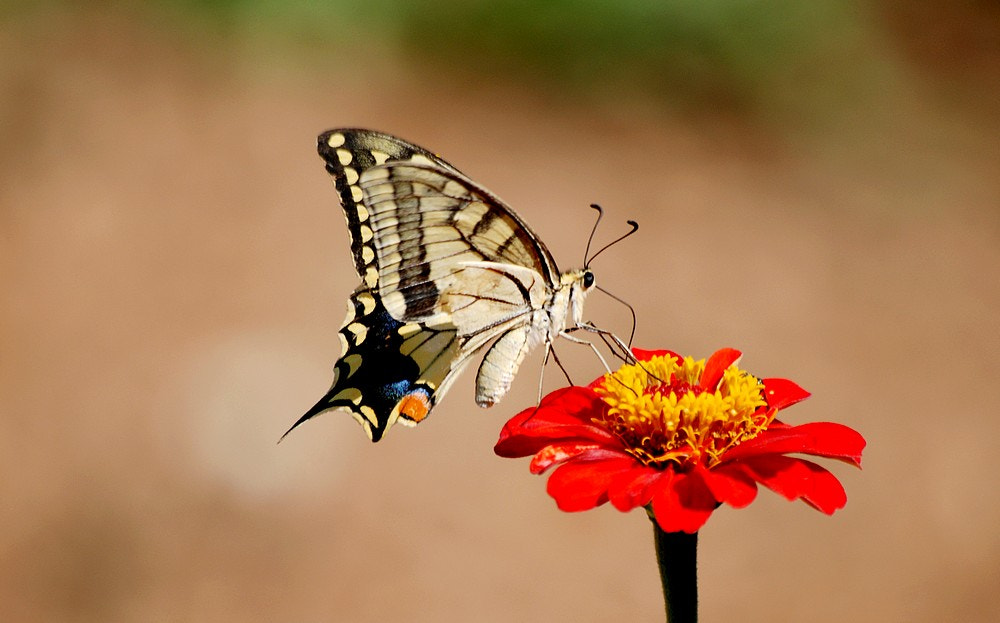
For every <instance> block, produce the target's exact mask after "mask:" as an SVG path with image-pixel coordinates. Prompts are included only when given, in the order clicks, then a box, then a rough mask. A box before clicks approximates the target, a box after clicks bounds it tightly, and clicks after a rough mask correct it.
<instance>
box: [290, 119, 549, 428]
mask: <svg viewBox="0 0 1000 623" xmlns="http://www.w3.org/2000/svg"><path fill="white" fill-rule="evenodd" d="M318 151H319V153H320V156H322V157H323V159H324V160H325V161H326V168H327V171H328V172H329V173H330V174H331V175H332V176H333V179H334V182H335V185H336V188H337V191H338V193H339V195H340V199H341V205H342V207H343V209H344V214H345V217H346V219H347V225H348V231H349V233H350V236H351V252H352V254H353V256H354V263H355V269H356V270H357V273H358V275H359V276H360V277H361V279H362V285H361V286H359V288H358V289H357V290H356V291H355V292H354V293H353V294H352V295H351V297H350V300H349V302H348V313H347V318H346V319H345V321H344V324H343V327H342V328H341V330H340V337H341V342H342V355H341V357H340V359H339V360H338V361H337V363H336V364H335V365H334V382H333V385H332V386H331V388H330V390H329V391H328V392H327V394H326V395H325V396H324V397H323V398H322V399H321V400H320V401H319V402H317V403H316V405H315V406H313V407H312V408H311V409H310V410H309V411H308V412H306V414H305V415H303V416H302V417H301V418H300V419H299V420H298V421H297V422H296V423H295V425H293V426H292V429H294V428H295V427H296V426H298V425H299V424H301V423H302V422H304V421H306V420H308V419H310V418H312V417H314V416H316V415H318V414H320V413H322V412H324V411H327V410H329V409H335V408H344V409H347V410H349V411H350V412H351V413H352V415H353V416H354V418H355V419H356V420H357V421H358V422H359V423H360V424H361V425H362V426H363V427H364V429H365V431H366V433H367V434H368V436H369V437H370V438H371V439H372V441H378V440H379V439H381V437H382V436H383V435H384V434H385V431H386V430H388V428H389V427H390V426H391V425H392V424H393V423H394V422H396V421H401V422H403V423H410V424H414V423H417V422H420V421H421V420H423V419H424V418H425V417H426V416H427V415H428V413H429V412H430V410H431V408H432V407H433V406H434V404H435V403H436V401H437V400H439V399H440V398H441V397H442V396H443V395H444V393H445V392H446V391H447V389H448V387H449V386H450V385H451V383H452V382H453V381H454V379H455V378H456V376H457V375H458V373H459V372H460V370H461V369H462V368H463V367H464V365H465V364H466V363H467V362H468V360H469V357H470V356H471V355H472V354H473V353H474V352H476V351H477V350H479V349H480V348H482V347H483V346H485V345H486V344H488V343H489V342H490V341H492V340H493V339H494V338H497V337H498V336H499V337H502V336H505V335H507V334H508V333H510V332H514V331H517V332H518V333H517V336H518V337H512V338H510V339H507V340H498V341H497V343H496V344H495V345H494V346H493V347H492V348H491V349H490V351H489V352H488V353H487V357H486V360H489V361H490V362H491V363H490V364H489V365H488V366H487V368H488V370H489V373H488V374H484V372H483V369H484V368H483V367H481V368H480V375H479V376H480V379H479V382H478V383H477V401H479V402H480V404H483V405H488V404H492V402H494V401H495V400H496V399H498V398H499V396H502V395H503V393H505V392H506V390H507V388H508V387H509V385H510V379H512V378H513V374H514V371H516V369H517V366H518V365H519V364H520V361H521V360H522V359H523V357H524V354H525V353H526V352H527V351H526V349H527V347H528V343H529V342H530V341H532V339H531V338H532V335H530V334H531V331H530V325H529V317H528V312H529V311H530V309H531V308H532V307H534V308H537V307H538V306H539V305H541V304H542V302H544V300H545V297H546V296H547V293H548V289H549V288H551V287H552V284H553V280H554V279H555V278H556V276H557V275H558V271H557V269H556V267H555V263H554V261H553V260H552V257H551V255H550V254H549V252H548V251H547V250H546V249H545V247H544V246H543V245H542V244H541V243H540V242H539V241H538V239H537V237H535V236H534V234H533V233H531V231H530V230H529V229H528V227H527V226H526V225H525V224H524V223H523V222H522V221H521V220H520V218H519V217H518V216H517V215H516V214H514V212H513V211H511V210H510V209H509V208H508V207H507V206H506V205H504V204H503V202H502V201H500V200H499V199H498V198H496V197H495V196H494V195H492V194H491V193H490V192H489V191H487V190H485V189H483V188H481V187H479V186H478V185H476V184H475V183H474V182H472V181H471V180H469V179H468V178H466V177H465V176H464V175H462V174H461V173H460V172H459V171H458V170H457V169H456V168H455V167H453V166H452V165H450V164H448V163H447V162H445V161H444V160H442V159H441V158H439V157H438V156H435V155H434V154H432V153H431V152H429V151H427V150H425V149H423V148H420V147H418V146H416V145H412V144H410V143H408V142H406V141H403V140H401V139H399V138H396V137H393V136H390V135H388V134H383V133H380V132H373V131H369V130H357V129H344V130H330V131H327V132H324V133H323V134H321V135H320V136H319V139H318ZM486 292H489V293H490V295H489V296H484V293H486ZM522 334H524V335H522ZM522 337H523V338H524V339H521V338H522ZM534 341H537V339H535V340H534ZM519 343H523V344H525V346H524V347H523V348H521V350H518V349H516V348H514V346H516V345H517V344H519ZM501 345H502V346H503V347H502V348H501ZM486 360H484V365H486ZM504 368H506V369H507V372H503V370H504ZM494 379H497V380H494ZM478 386H482V388H479V387H478ZM481 395H482V396H485V398H483V400H480V396H481ZM290 430H291V429H289V431H290ZM286 434H287V433H286Z"/></svg>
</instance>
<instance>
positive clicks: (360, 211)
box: [351, 186, 371, 221]
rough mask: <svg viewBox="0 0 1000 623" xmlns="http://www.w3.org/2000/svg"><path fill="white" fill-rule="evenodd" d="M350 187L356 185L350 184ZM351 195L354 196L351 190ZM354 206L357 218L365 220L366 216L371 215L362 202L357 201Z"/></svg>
mask: <svg viewBox="0 0 1000 623" xmlns="http://www.w3.org/2000/svg"><path fill="white" fill-rule="evenodd" d="M352 188H357V186H352ZM351 196H352V197H353V196H354V192H353V191H352V192H351ZM355 207H356V208H357V209H358V220H359V221H367V220H368V218H369V217H370V216H371V214H369V213H368V208H366V207H365V206H364V204H363V203H359V204H358V205H357V206H355Z"/></svg>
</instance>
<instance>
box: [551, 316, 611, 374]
mask: <svg viewBox="0 0 1000 623" xmlns="http://www.w3.org/2000/svg"><path fill="white" fill-rule="evenodd" d="M580 326H582V325H580ZM559 335H561V336H562V337H564V338H566V339H567V340H569V341H570V342H573V343H574V344H586V345H587V346H589V347H590V350H592V351H594V354H595V355H597V358H598V359H600V360H601V364H602V365H603V366H604V369H605V370H607V371H608V372H611V367H610V366H608V362H607V361H605V360H604V356H603V355H601V351H599V350H597V346H595V345H594V343H593V342H590V341H587V340H582V339H580V338H578V337H576V336H574V335H571V334H570V333H569V331H563V332H562V333H560V334H559Z"/></svg>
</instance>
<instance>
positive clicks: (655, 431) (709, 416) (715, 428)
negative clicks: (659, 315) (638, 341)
mask: <svg viewBox="0 0 1000 623" xmlns="http://www.w3.org/2000/svg"><path fill="white" fill-rule="evenodd" d="M704 372H705V360H704V359H702V360H699V361H695V360H694V359H693V358H692V357H685V358H683V359H681V358H679V357H674V356H671V355H658V356H654V357H652V358H650V359H649V360H647V361H641V362H637V363H635V364H632V365H626V366H623V367H622V368H620V369H619V370H616V371H615V372H609V373H608V374H606V375H605V376H604V379H603V382H602V383H600V384H598V385H597V386H596V387H595V388H594V390H595V392H596V393H597V395H598V396H600V397H601V398H602V399H603V400H604V402H605V403H607V405H608V409H607V410H606V411H605V412H603V413H602V414H601V415H600V416H599V417H598V418H595V421H596V422H598V423H600V424H601V425H603V426H604V427H606V428H607V429H608V430H609V431H610V432H611V433H612V434H613V435H615V436H616V437H618V438H619V439H620V440H621V442H622V445H623V447H624V448H625V451H626V452H628V453H629V454H631V455H632V456H634V457H635V458H637V459H638V460H639V461H640V462H642V463H643V464H644V465H649V466H652V467H661V468H662V467H665V466H666V465H667V464H668V463H674V464H675V465H677V466H679V467H687V466H690V465H692V464H694V463H697V462H703V463H704V464H705V465H706V466H708V467H712V466H714V465H716V464H718V462H719V461H720V460H721V456H722V454H723V453H725V452H726V451H727V450H729V449H730V448H733V447H735V446H737V445H739V444H740V443H742V442H744V441H747V440H750V439H753V438H754V437H756V436H757V435H758V434H760V432H761V431H763V430H764V429H766V428H767V425H768V424H770V422H771V420H772V419H773V412H772V413H771V414H768V413H767V412H766V411H760V408H761V407H764V406H766V405H767V401H766V400H765V399H764V395H763V385H762V384H761V382H760V381H759V380H758V379H757V378H756V377H754V376H753V375H751V374H749V373H747V372H744V371H743V370H740V369H739V368H738V367H736V365H735V364H732V365H730V366H729V367H728V368H727V369H726V370H725V371H724V372H723V374H722V377H721V378H720V379H719V380H718V383H717V384H715V386H713V387H705V386H702V385H701V384H700V383H701V380H702V376H703V375H704Z"/></svg>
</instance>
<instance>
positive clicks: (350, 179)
mask: <svg viewBox="0 0 1000 623" xmlns="http://www.w3.org/2000/svg"><path fill="white" fill-rule="evenodd" d="M344 177H346V178H347V183H348V184H357V182H358V172H357V170H356V169H355V168H354V167H344Z"/></svg>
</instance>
